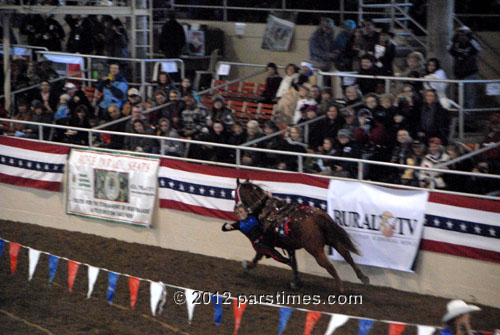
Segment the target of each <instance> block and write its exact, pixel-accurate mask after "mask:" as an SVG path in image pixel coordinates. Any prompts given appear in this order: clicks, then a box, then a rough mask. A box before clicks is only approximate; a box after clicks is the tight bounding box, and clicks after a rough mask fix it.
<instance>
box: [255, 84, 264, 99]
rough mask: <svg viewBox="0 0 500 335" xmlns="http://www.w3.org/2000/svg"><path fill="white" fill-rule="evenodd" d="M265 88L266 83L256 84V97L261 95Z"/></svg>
mask: <svg viewBox="0 0 500 335" xmlns="http://www.w3.org/2000/svg"><path fill="white" fill-rule="evenodd" d="M265 89H266V84H258V85H257V93H256V97H257V98H258V97H261V96H262V93H263V92H264V90H265Z"/></svg>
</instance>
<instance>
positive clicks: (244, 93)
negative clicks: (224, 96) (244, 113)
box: [241, 82, 256, 99]
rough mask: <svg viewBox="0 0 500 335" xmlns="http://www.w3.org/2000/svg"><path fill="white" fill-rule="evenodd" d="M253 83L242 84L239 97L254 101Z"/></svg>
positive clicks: (254, 85)
mask: <svg viewBox="0 0 500 335" xmlns="http://www.w3.org/2000/svg"><path fill="white" fill-rule="evenodd" d="M255 88H256V84H255V83H250V82H243V83H242V85H241V97H242V98H246V99H255V97H256V94H255Z"/></svg>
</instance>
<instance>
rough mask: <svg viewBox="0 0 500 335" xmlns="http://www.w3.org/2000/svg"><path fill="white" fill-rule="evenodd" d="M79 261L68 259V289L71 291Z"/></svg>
mask: <svg viewBox="0 0 500 335" xmlns="http://www.w3.org/2000/svg"><path fill="white" fill-rule="evenodd" d="M79 266H80V263H77V262H75V261H70V260H68V289H69V291H70V292H73V284H74V283H75V278H76V274H77V273H78V267H79Z"/></svg>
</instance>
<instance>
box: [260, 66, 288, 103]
mask: <svg viewBox="0 0 500 335" xmlns="http://www.w3.org/2000/svg"><path fill="white" fill-rule="evenodd" d="M282 79H283V78H282V77H281V76H280V75H279V73H278V67H277V66H276V64H274V63H268V64H267V78H266V83H265V86H264V91H262V94H261V100H262V102H263V103H266V104H274V103H275V102H276V100H277V98H276V93H277V92H278V89H279V87H280V84H281V80H282Z"/></svg>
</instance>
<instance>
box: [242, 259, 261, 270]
mask: <svg viewBox="0 0 500 335" xmlns="http://www.w3.org/2000/svg"><path fill="white" fill-rule="evenodd" d="M241 266H242V267H243V269H245V270H252V269H253V268H255V267H256V266H257V264H255V262H252V261H243V262H241Z"/></svg>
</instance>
